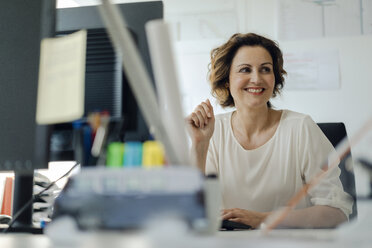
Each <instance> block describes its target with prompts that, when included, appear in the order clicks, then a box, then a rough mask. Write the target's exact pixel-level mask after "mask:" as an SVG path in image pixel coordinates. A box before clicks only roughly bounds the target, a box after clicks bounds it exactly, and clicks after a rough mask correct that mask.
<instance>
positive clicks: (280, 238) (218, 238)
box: [0, 201, 372, 248]
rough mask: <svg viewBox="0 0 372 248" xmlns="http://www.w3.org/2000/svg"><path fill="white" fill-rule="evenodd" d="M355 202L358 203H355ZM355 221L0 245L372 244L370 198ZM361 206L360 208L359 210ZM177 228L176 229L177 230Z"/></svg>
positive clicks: (26, 237)
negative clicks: (318, 226)
mask: <svg viewBox="0 0 372 248" xmlns="http://www.w3.org/2000/svg"><path fill="white" fill-rule="evenodd" d="M358 204H359V203H358ZM358 208H359V210H362V211H360V212H359V213H360V214H359V217H358V221H354V222H351V223H347V224H346V225H344V226H342V227H340V228H338V229H291V230H289V229H282V230H273V231H272V232H270V233H269V234H268V235H264V234H263V233H262V232H261V231H260V230H253V231H220V232H217V233H216V234H214V235H209V236H206V235H204V236H202V235H195V234H189V233H187V232H185V231H182V230H181V231H175V230H174V228H168V229H160V228H158V230H154V231H151V232H137V233H128V232H79V231H78V232H76V231H74V230H72V228H63V229H62V230H63V231H60V233H59V234H58V235H57V236H55V235H54V236H53V235H50V236H47V235H32V234H13V233H9V234H0V247H1V248H3V247H4V248H5V247H6V248H21V247H22V248H23V247H27V248H54V247H56V248H59V247H61V248H62V247H63V248H66V247H69V248H101V247H103V248H108V247H110V248H119V247H120V248H121V247H136V248H137V247H138V248H158V247H159V248H164V247H177V248H178V247H180V248H190V247H193V248H197V247H201V248H208V247H211V248H220V247H221V248H222V247H223V248H226V247H227V248H230V247H231V248H232V247H234V248H235V247H250V246H253V245H254V247H255V248H257V247H265V248H266V247H268V248H270V247H286V248H290V247H296V248H297V247H311V248H313V247H332V248H333V247H335V248H336V247H337V248H342V247H372V245H371V244H372V235H371V231H372V214H371V213H372V201H371V202H368V204H359V206H358ZM363 208H364V209H363ZM178 230H180V229H178Z"/></svg>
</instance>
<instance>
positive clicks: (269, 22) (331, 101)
mask: <svg viewBox="0 0 372 248" xmlns="http://www.w3.org/2000/svg"><path fill="white" fill-rule="evenodd" d="M168 1H171V0H168ZM168 1H165V18H166V19H167V17H168V16H170V17H172V13H174V12H175V9H176V8H178V9H177V11H178V14H179V13H180V12H179V11H181V12H182V8H183V5H182V4H185V1H176V2H178V3H179V4H178V5H176V4H172V5H171V7H169V6H168V5H167V2H168ZM222 2H223V3H224V2H225V1H222ZM202 3H203V1H198V5H202ZM229 3H230V5H229V11H230V12H234V11H235V14H236V15H235V16H236V18H238V19H239V20H237V21H234V22H233V21H230V23H231V24H235V23H238V30H237V31H238V32H257V33H260V34H263V35H266V36H268V37H270V38H274V39H276V37H277V26H276V25H277V7H278V4H277V1H275V0H261V1H255V0H247V1H244V0H235V1H234V0H231V1H229ZM187 4H188V6H187V9H188V13H189V14H190V13H191V12H192V8H193V6H192V2H188V3H187ZM216 4H218V2H217V3H216ZM225 7H226V6H225ZM194 8H195V10H197V9H198V8H199V7H198V6H196V5H195V6H194ZM199 9H200V8H199ZM202 9H203V8H202ZM214 9H215V10H218V7H216V6H214ZM196 13H198V18H202V17H201V14H200V12H197V11H196ZM212 13H216V11H214V12H213V11H212ZM208 15H209V16H211V13H208ZM221 16H222V15H221ZM168 20H169V21H170V22H171V24H172V25H173V24H174V23H172V21H174V18H173V19H172V18H169V19H168ZM177 22H178V23H177V25H178V28H179V29H178V32H180V30H182V25H183V23H182V19H181V20H180V19H178V20H177ZM211 23H212V24H211V25H213V20H211ZM188 25H190V24H188ZM172 27H173V31H174V32H177V31H175V26H174V25H173V26H172ZM176 28H177V27H176ZM226 28H227V27H225V29H226ZM304 28H306V27H304ZM188 30H189V31H188V32H195V33H194V34H192V33H191V34H188V35H184V36H183V37H194V39H192V38H189V39H182V37H181V38H180V36H174V38H175V50H176V57H177V61H178V70H179V75H180V82H181V89H182V91H183V103H184V110H185V113H190V112H191V111H192V110H193V108H194V107H195V106H196V105H197V104H198V103H199V102H200V101H202V100H205V99H206V98H210V99H212V97H211V95H210V88H209V85H208V82H207V79H206V75H207V66H208V63H209V52H210V50H211V49H212V48H213V47H216V46H217V45H219V44H221V43H222V42H224V41H225V40H226V39H227V38H228V37H229V36H230V35H232V34H233V33H234V32H236V26H235V25H234V26H232V27H231V30H228V31H226V30H225V32H220V34H223V35H220V36H218V35H215V36H210V37H208V38H204V39H203V38H200V37H201V36H202V35H200V34H197V33H196V32H199V31H198V27H195V29H191V28H190V27H188ZM181 32H182V31H181ZM183 32H185V31H184V30H183ZM276 40H277V39H276ZM279 45H280V47H281V48H282V50H283V52H284V53H285V52H286V51H289V50H290V51H293V50H299V51H319V50H327V49H336V50H337V51H338V53H339V67H340V87H339V89H335V90H327V91H325V90H311V91H305V90H302V91H299V90H291V91H290V90H286V89H285V87H284V91H283V94H282V95H281V96H280V97H278V98H277V99H275V100H274V101H273V103H274V105H275V106H276V107H277V108H286V109H291V110H295V111H298V112H302V113H307V114H309V115H310V116H312V118H313V119H314V120H315V121H316V122H344V123H345V125H346V127H347V131H348V134H349V137H351V136H352V135H353V134H355V132H356V131H357V129H358V128H359V127H360V126H361V125H362V124H363V123H364V122H365V121H366V120H367V119H368V118H371V117H372V95H371V94H372V73H371V71H372V61H371V59H372V36H371V35H363V36H361V35H360V36H349V37H336V38H316V39H311V40H309V39H308V40H300V41H279ZM215 107H216V108H217V109H216V112H217V113H220V112H223V111H226V110H222V109H221V108H219V107H218V106H216V104H215ZM370 133H372V132H370ZM368 142H369V143H368ZM366 144H368V145H369V146H367V145H366ZM352 152H353V155H354V159H355V158H356V157H358V156H357V155H358V154H368V155H369V157H370V158H371V159H372V134H370V135H369V138H368V139H366V140H365V141H364V142H363V143H361V144H360V145H357V146H355V147H353V149H352ZM355 160H356V159H355ZM355 162H356V161H355ZM356 173H359V174H358V175H357V177H359V180H357V187H358V191H359V192H362V193H363V194H364V193H366V191H367V190H368V189H366V187H368V186H367V176H366V174H365V173H364V172H363V170H361V169H360V168H357V170H356ZM358 185H359V186H358Z"/></svg>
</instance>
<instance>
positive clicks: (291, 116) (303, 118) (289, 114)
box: [282, 109, 314, 125]
mask: <svg viewBox="0 0 372 248" xmlns="http://www.w3.org/2000/svg"><path fill="white" fill-rule="evenodd" d="M282 111H283V113H282V122H284V123H285V124H295V125H296V124H299V123H314V121H313V119H312V118H311V117H310V116H309V115H307V114H303V113H300V112H296V111H292V110H288V109H283V110H282Z"/></svg>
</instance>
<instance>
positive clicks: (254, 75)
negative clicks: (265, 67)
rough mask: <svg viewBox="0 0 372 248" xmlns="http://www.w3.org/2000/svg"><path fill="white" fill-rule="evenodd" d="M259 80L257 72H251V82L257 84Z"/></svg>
mask: <svg viewBox="0 0 372 248" xmlns="http://www.w3.org/2000/svg"><path fill="white" fill-rule="evenodd" d="M260 80H261V75H260V73H259V71H258V70H256V69H254V70H252V72H251V82H252V83H259V82H260Z"/></svg>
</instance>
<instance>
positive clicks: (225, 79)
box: [209, 33, 287, 108]
mask: <svg viewBox="0 0 372 248" xmlns="http://www.w3.org/2000/svg"><path fill="white" fill-rule="evenodd" d="M242 46H260V47H263V48H265V49H266V50H267V51H268V52H269V53H270V55H271V58H272V60H273V71H274V76H275V86H274V91H273V95H272V97H275V96H276V95H277V94H280V92H281V89H282V88H283V86H284V75H286V74H287V72H286V71H285V70H284V69H283V54H282V51H281V50H280V48H279V46H278V45H277V43H276V42H275V41H273V40H270V39H268V38H265V37H263V36H260V35H258V34H254V33H248V34H240V33H237V34H234V35H233V36H231V38H230V39H229V40H228V41H227V42H226V43H225V44H223V45H221V46H219V47H217V48H215V49H213V50H212V51H211V63H210V64H209V81H210V83H211V87H212V95H213V96H214V97H215V98H217V100H218V101H219V104H220V105H221V106H222V107H234V106H235V103H234V99H233V97H232V96H231V92H230V89H229V87H227V85H228V84H229V75H230V67H231V63H232V60H233V58H234V56H235V54H236V52H237V51H238V49H239V48H240V47H242ZM267 106H268V107H269V108H271V107H272V105H271V103H270V101H269V102H267Z"/></svg>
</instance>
